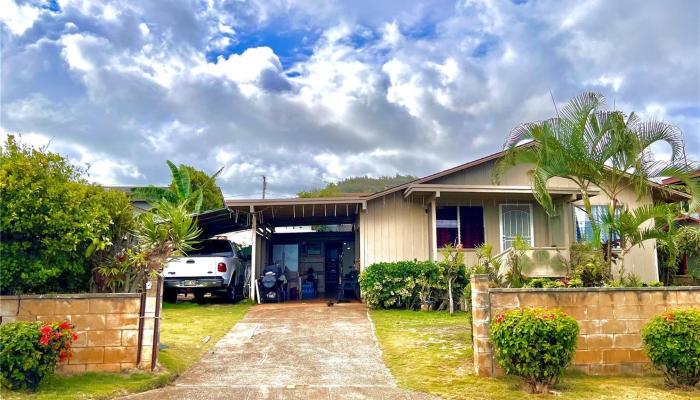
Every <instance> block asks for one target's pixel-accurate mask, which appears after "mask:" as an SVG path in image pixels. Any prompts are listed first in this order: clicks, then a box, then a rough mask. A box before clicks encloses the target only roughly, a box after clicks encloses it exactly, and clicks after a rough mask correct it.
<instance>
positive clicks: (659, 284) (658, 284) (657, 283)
mask: <svg viewBox="0 0 700 400" xmlns="http://www.w3.org/2000/svg"><path fill="white" fill-rule="evenodd" d="M647 286H648V287H663V286H664V283H663V282H660V281H657V282H649V283H647Z"/></svg>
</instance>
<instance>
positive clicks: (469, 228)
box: [435, 206, 484, 249]
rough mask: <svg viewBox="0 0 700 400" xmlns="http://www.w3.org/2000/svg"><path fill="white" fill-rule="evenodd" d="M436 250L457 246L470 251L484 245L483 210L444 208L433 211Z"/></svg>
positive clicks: (475, 208) (455, 207)
mask: <svg viewBox="0 0 700 400" xmlns="http://www.w3.org/2000/svg"><path fill="white" fill-rule="evenodd" d="M435 228H436V229H435V230H436V238H437V246H438V248H441V247H445V246H446V245H449V244H451V245H453V246H454V245H457V244H459V243H461V244H462V246H464V248H467V249H471V248H474V247H476V246H478V245H480V244H482V243H484V209H483V208H482V207H466V206H459V207H457V206H444V207H438V208H437V209H436V211H435Z"/></svg>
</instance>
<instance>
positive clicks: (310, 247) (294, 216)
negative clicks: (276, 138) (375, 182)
mask: <svg viewBox="0 0 700 400" xmlns="http://www.w3.org/2000/svg"><path fill="white" fill-rule="evenodd" d="M226 206H227V208H225V209H221V210H214V211H209V212H206V213H202V214H200V215H199V216H198V223H199V226H200V228H201V229H202V231H203V233H202V237H211V236H214V235H218V234H222V233H227V232H236V231H241V230H251V235H252V237H251V243H252V255H251V272H252V273H251V275H250V279H251V281H250V282H251V285H250V298H251V299H255V298H256V296H257V295H258V294H257V293H256V284H255V279H257V278H258V277H259V276H260V275H261V273H262V270H263V268H264V266H266V265H269V264H272V263H279V264H281V265H284V266H285V267H287V269H289V270H290V271H292V275H294V273H296V274H297V276H298V279H297V281H296V283H295V282H292V280H291V279H290V283H289V285H290V287H291V288H294V287H296V295H297V296H300V295H301V287H300V286H301V280H302V278H306V277H307V275H308V276H309V277H311V276H312V275H311V274H310V272H313V276H314V277H315V281H316V283H315V284H314V289H315V291H316V293H317V294H318V295H319V296H332V295H334V292H335V290H337V286H338V284H339V282H340V281H341V280H342V278H343V276H344V275H345V274H346V273H348V272H349V271H350V270H351V269H359V268H358V262H357V260H359V251H360V249H359V243H360V241H359V239H358V238H359V219H358V216H359V214H360V212H362V210H364V209H366V207H367V203H366V200H365V199H363V198H362V197H361V196H356V197H350V196H346V197H333V198H290V199H246V200H226ZM310 226H315V227H321V226H322V227H324V228H322V229H320V230H317V231H311V230H309V229H307V230H306V231H299V230H298V229H289V228H291V227H310ZM328 227H330V228H328ZM280 228H282V229H280ZM290 290H293V289H290Z"/></svg>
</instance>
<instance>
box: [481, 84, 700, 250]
mask: <svg viewBox="0 0 700 400" xmlns="http://www.w3.org/2000/svg"><path fill="white" fill-rule="evenodd" d="M603 105H604V98H603V96H602V95H601V94H599V93H593V92H584V93H581V94H579V95H577V96H575V97H574V98H572V99H571V100H570V101H569V103H567V104H566V105H565V106H564V107H563V108H562V109H561V110H558V111H557V116H556V117H554V118H551V119H548V120H546V121H540V122H530V123H526V124H523V125H520V126H518V127H516V128H514V129H513V130H512V131H511V133H510V135H509V136H508V138H507V139H506V143H505V145H504V147H505V148H506V155H505V157H504V158H503V159H502V161H501V162H499V166H498V168H497V169H496V174H495V176H494V178H495V180H496V181H498V180H499V179H500V176H501V175H502V174H503V172H504V171H505V170H506V169H507V168H508V167H509V166H512V165H515V164H520V163H531V164H534V167H533V168H532V169H531V170H530V171H529V172H528V173H529V175H530V179H531V181H532V187H533V192H534V196H535V199H536V200H537V201H538V202H539V203H540V204H541V205H542V207H543V208H544V209H545V210H546V211H547V213H548V214H552V213H553V212H554V205H553V203H552V198H551V196H550V195H549V192H548V191H547V183H548V181H549V180H551V179H552V178H555V177H559V178H564V179H568V180H570V181H572V182H573V183H574V184H575V185H576V186H577V188H578V189H579V192H580V194H581V197H582V202H583V209H584V211H585V212H586V214H587V216H588V219H589V221H590V223H591V227H592V230H593V237H592V238H591V242H592V244H593V246H594V247H595V248H599V247H600V244H601V240H600V238H601V230H600V226H599V221H597V219H596V218H595V217H594V215H593V212H592V207H591V203H590V199H589V196H588V189H589V188H591V187H592V186H596V187H598V188H599V189H600V190H601V191H602V192H603V193H605V194H606V195H607V196H608V198H609V199H610V203H609V209H608V214H609V215H615V210H616V209H617V207H618V204H619V200H618V198H619V196H620V194H621V193H622V192H623V191H624V190H626V189H628V188H632V189H634V190H635V192H636V193H637V195H638V196H640V197H641V196H642V195H644V194H646V193H648V191H649V179H651V178H654V177H660V176H673V177H677V178H678V179H679V180H681V181H682V182H684V183H685V184H686V185H687V188H688V192H689V193H690V194H691V195H692V198H693V200H692V201H691V209H692V210H695V209H697V208H698V206H699V205H700V197H699V196H698V195H699V194H700V183H699V182H697V181H692V180H691V179H690V173H691V172H692V171H693V168H692V166H690V165H688V164H687V163H686V160H685V152H684V144H683V138H682V134H681V132H680V130H678V128H676V127H674V126H672V125H669V124H666V123H663V122H659V121H650V122H642V121H641V120H640V119H639V118H638V117H637V115H636V114H634V113H632V114H630V115H629V116H626V115H625V114H623V113H622V112H620V111H604V110H602V109H601V108H602V107H603ZM524 141H529V142H531V144H529V145H524V146H520V144H521V143H523V142H524ZM659 142H665V143H668V144H669V145H670V146H671V149H672V156H671V160H670V161H668V162H661V161H655V160H653V158H652V154H651V150H650V149H651V146H652V145H653V144H655V143H659ZM662 190H664V189H662ZM609 233H611V232H609ZM609 237H610V236H609ZM610 247H611V246H608V260H610V255H611V254H610Z"/></svg>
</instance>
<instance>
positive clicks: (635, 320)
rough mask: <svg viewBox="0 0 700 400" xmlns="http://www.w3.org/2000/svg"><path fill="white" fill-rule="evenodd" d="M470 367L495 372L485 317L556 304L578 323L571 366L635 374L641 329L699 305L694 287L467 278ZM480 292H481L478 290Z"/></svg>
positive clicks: (640, 360)
mask: <svg viewBox="0 0 700 400" xmlns="http://www.w3.org/2000/svg"><path fill="white" fill-rule="evenodd" d="M471 283H472V296H473V297H472V312H473V316H474V317H473V320H474V326H473V329H474V366H475V370H476V371H477V373H478V374H479V375H481V376H494V375H498V374H499V373H500V372H499V368H498V367H497V363H496V361H495V360H494V357H493V351H492V350H493V349H492V344H491V342H490V340H489V339H488V326H489V325H490V322H491V317H492V316H495V315H497V314H498V313H500V312H503V311H507V310H512V309H517V308H526V307H548V308H561V309H562V310H563V311H564V312H565V313H567V314H568V315H570V316H572V317H573V318H575V319H576V320H577V321H578V323H579V328H580V332H579V337H578V341H577V347H576V354H575V356H574V360H573V363H572V364H573V367H574V368H576V369H579V370H581V371H584V372H586V373H589V374H593V375H608V374H620V373H625V374H641V373H644V372H645V371H647V370H648V369H649V368H650V365H649V360H648V359H647V357H646V355H645V354H644V350H643V346H642V338H641V330H642V328H643V327H644V325H646V323H647V322H648V321H649V320H650V319H651V318H652V317H653V316H655V315H657V314H659V313H662V312H664V311H667V310H670V309H673V308H687V307H694V308H699V309H700V287H668V288H571V289H499V288H488V277H487V276H486V275H476V276H473V277H472V282H471ZM484 293H486V295H484Z"/></svg>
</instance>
